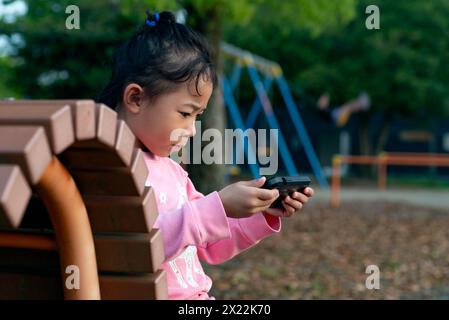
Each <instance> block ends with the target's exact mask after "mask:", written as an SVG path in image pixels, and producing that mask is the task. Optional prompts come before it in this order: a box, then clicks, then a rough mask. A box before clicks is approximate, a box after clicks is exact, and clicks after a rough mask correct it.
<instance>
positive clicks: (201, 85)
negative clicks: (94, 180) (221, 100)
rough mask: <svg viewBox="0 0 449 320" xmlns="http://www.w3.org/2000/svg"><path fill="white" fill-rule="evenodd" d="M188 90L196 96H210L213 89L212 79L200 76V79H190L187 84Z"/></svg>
mask: <svg viewBox="0 0 449 320" xmlns="http://www.w3.org/2000/svg"><path fill="white" fill-rule="evenodd" d="M186 88H187V91H188V93H189V94H190V95H192V96H194V97H202V96H210V94H211V93H212V90H213V84H212V81H210V80H208V79H203V77H200V78H199V79H198V81H195V80H192V81H189V82H188V83H187V85H186Z"/></svg>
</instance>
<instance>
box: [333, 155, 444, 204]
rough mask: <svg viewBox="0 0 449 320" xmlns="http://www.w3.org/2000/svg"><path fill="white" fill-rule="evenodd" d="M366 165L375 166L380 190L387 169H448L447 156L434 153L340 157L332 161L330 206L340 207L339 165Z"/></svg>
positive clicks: (385, 182)
mask: <svg viewBox="0 0 449 320" xmlns="http://www.w3.org/2000/svg"><path fill="white" fill-rule="evenodd" d="M343 163H347V164H360V165H361V164H367V165H376V166H377V177H378V180H377V185H378V188H379V189H380V190H385V189H386V187H387V173H388V170H387V167H388V166H391V165H396V166H441V167H443V166H445V167H449V155H444V154H434V153H405V152H404V153H386V152H384V153H380V154H379V155H377V156H354V155H348V156H341V155H335V156H334V157H333V159H332V167H333V171H332V172H333V174H332V189H331V203H330V204H331V206H332V207H333V208H338V207H339V206H340V180H341V179H340V167H341V164H343Z"/></svg>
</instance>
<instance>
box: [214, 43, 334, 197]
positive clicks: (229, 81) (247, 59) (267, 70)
mask: <svg viewBox="0 0 449 320" xmlns="http://www.w3.org/2000/svg"><path fill="white" fill-rule="evenodd" d="M221 50H222V52H223V54H224V57H225V58H230V59H232V60H234V61H235V65H234V68H233V70H232V74H231V75H230V76H227V75H225V74H222V75H221V77H220V83H221V85H222V90H223V95H224V101H225V104H226V107H227V108H228V110H229V112H230V115H231V118H232V120H233V122H234V125H235V127H236V128H238V129H241V130H242V131H245V130H246V129H247V128H251V127H253V126H254V124H255V122H256V120H257V117H258V115H259V113H260V112H261V111H262V112H263V114H264V115H265V119H266V121H267V123H268V125H269V127H270V129H277V130H278V138H279V151H280V155H281V157H282V161H283V163H284V165H285V168H286V170H287V173H288V175H292V176H296V175H298V171H297V168H296V165H295V163H294V161H293V159H292V157H291V154H290V151H289V149H288V146H287V143H286V140H285V138H284V135H283V134H282V131H281V130H280V126H279V123H278V121H277V118H276V116H275V114H274V111H273V107H272V105H271V102H270V99H269V97H268V94H267V90H269V89H270V87H271V86H272V84H273V82H275V83H276V84H277V86H278V88H279V90H280V93H281V95H282V98H283V100H284V102H285V105H286V107H287V111H288V113H289V116H290V118H291V120H292V123H293V125H294V128H295V130H296V133H297V135H298V137H299V139H300V141H301V143H302V145H303V146H304V150H305V152H306V155H307V157H308V160H309V161H310V164H311V167H312V170H313V173H314V175H315V177H316V179H317V181H318V183H319V185H320V186H321V187H322V188H324V189H327V188H328V183H327V180H326V178H325V175H324V173H323V170H322V168H321V165H320V162H319V160H318V158H317V156H316V153H315V150H314V148H313V146H312V143H311V142H310V139H309V135H308V134H307V131H306V129H305V126H304V123H303V122H302V119H301V116H300V114H299V112H298V108H297V106H296V105H295V102H294V100H293V97H292V95H291V93H290V89H289V87H288V84H287V81H286V80H285V78H284V76H283V75H282V69H281V67H280V66H279V64H277V63H275V62H272V61H269V60H266V59H264V58H262V57H259V56H257V55H254V54H252V53H250V52H248V51H244V50H242V49H239V48H237V47H234V46H232V45H230V44H227V43H222V45H221ZM244 67H246V70H247V71H248V73H249V76H250V78H251V82H252V84H253V86H254V89H255V91H256V94H257V99H256V100H255V101H254V103H253V104H252V107H251V110H250V112H249V114H248V117H247V119H246V120H245V121H244V120H243V118H242V116H241V113H240V111H239V107H238V104H237V102H236V100H235V98H234V90H235V88H236V87H237V84H238V82H239V79H240V76H241V73H242V70H243V68H244ZM259 72H260V73H262V74H263V75H264V76H265V79H264V81H263V82H262V79H261V78H260V76H259ZM242 139H243V138H242ZM242 145H243V142H242ZM244 152H245V155H246V156H247V157H248V158H254V150H253V148H252V146H251V145H250V144H249V145H248V148H247V149H246V148H245V149H244ZM249 167H250V170H251V173H252V175H253V176H254V177H255V178H257V177H259V166H258V165H257V163H249Z"/></svg>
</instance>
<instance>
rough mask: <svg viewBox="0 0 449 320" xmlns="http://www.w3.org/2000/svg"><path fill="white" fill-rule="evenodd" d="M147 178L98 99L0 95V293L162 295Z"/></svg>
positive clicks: (125, 131) (121, 126)
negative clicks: (3, 98)
mask: <svg viewBox="0 0 449 320" xmlns="http://www.w3.org/2000/svg"><path fill="white" fill-rule="evenodd" d="M147 175H148V169H147V167H146V164H145V160H144V158H143V153H142V151H141V150H140V149H139V148H138V147H137V145H136V139H135V137H134V135H133V134H132V132H131V130H130V129H129V128H128V126H127V125H126V124H125V122H124V121H122V120H117V114H116V112H114V111H113V110H112V109H110V108H108V107H107V106H105V105H102V104H95V102H94V101H90V100H48V101H43V100H38V101H34V100H22V101H20V100H19V101H2V102H0V299H62V298H65V299H166V298H167V297H168V295H167V283H166V274H165V272H164V271H163V270H161V269H160V266H161V264H162V263H163V261H164V259H165V257H164V252H163V242H162V235H161V232H160V230H158V229H154V228H153V225H154V223H155V221H156V218H157V215H158V212H157V206H156V200H155V197H154V192H153V189H152V188H151V187H146V186H145V180H146V177H147Z"/></svg>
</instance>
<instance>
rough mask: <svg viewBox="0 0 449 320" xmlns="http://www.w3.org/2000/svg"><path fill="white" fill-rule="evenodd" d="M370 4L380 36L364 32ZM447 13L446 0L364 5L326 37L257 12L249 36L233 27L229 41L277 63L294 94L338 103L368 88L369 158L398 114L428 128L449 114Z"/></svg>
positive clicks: (364, 120)
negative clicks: (324, 96) (376, 120)
mask: <svg viewBox="0 0 449 320" xmlns="http://www.w3.org/2000/svg"><path fill="white" fill-rule="evenodd" d="M335 3H338V4H340V2H335ZM371 4H375V5H377V6H378V7H379V9H380V30H368V29H366V27H365V20H366V18H367V17H368V15H367V14H366V13H365V9H366V7H367V6H368V5H371ZM265 10H266V11H265V12H269V11H270V10H271V8H268V9H265ZM340 10H341V8H340ZM346 10H349V9H346ZM346 10H343V12H346ZM448 13H449V2H447V1H444V0H436V1H428V2H422V1H387V0H376V1H368V0H360V1H358V2H357V7H356V10H355V16H354V17H353V18H352V19H351V18H350V16H351V15H350V14H344V15H343V16H345V17H348V19H349V20H347V21H349V23H347V24H339V26H336V27H335V26H334V27H325V28H324V30H322V32H321V33H320V34H316V33H313V32H311V31H309V30H306V29H305V28H303V27H301V26H294V25H290V24H288V23H286V22H285V21H287V18H286V17H285V16H283V15H276V14H272V15H271V18H270V19H269V20H267V19H265V18H264V17H265V16H266V14H263V13H262V14H258V13H256V14H255V15H254V19H253V20H251V21H250V22H249V24H248V25H249V27H247V28H246V30H245V31H246V32H242V30H241V29H239V28H237V27H234V26H232V27H230V28H229V30H228V32H227V34H226V38H228V39H230V38H232V39H233V41H234V43H236V44H237V45H240V46H242V45H246V48H247V49H250V50H252V51H254V52H256V53H259V54H261V55H263V56H265V57H268V58H270V59H273V60H275V61H277V62H279V63H280V64H281V66H282V67H283V69H284V71H285V73H286V76H287V78H288V79H289V80H290V82H291V83H292V84H293V86H292V87H293V89H294V92H295V94H296V96H299V95H306V96H307V95H308V96H314V97H317V96H318V95H319V94H320V93H322V92H323V91H329V92H330V94H331V96H332V97H333V100H335V101H339V102H344V101H347V100H349V99H351V98H353V97H354V96H356V95H357V94H358V93H359V92H360V91H361V90H367V91H368V92H369V93H370V95H371V97H372V102H373V107H374V108H372V109H371V110H370V113H369V114H367V115H366V116H360V123H361V125H360V134H361V137H362V138H361V150H362V152H363V153H365V154H371V153H377V152H379V151H381V150H382V149H383V148H384V144H385V139H386V137H387V136H388V130H389V125H390V121H391V119H392V118H393V116H394V115H401V116H404V117H408V118H419V119H420V120H421V121H422V122H423V123H426V120H428V119H431V118H433V117H438V116H441V115H444V114H448V113H449V97H448V95H447V93H446V90H447V89H446V87H447V83H448V80H449V70H448V68H449V66H448V64H447V61H448V58H449V56H448V55H449V51H448V50H447V49H448V46H449V37H448V31H447V30H449V21H448V19H447V15H448ZM291 15H292V16H293V15H295V12H291ZM339 15H340V14H337V13H336V14H335V15H333V17H335V16H339ZM290 26H291V27H290ZM260 28H261V29H263V30H264V32H259V31H258V29H260ZM314 101H315V98H314ZM374 112H382V113H383V114H384V122H383V125H382V126H381V128H378V130H377V134H376V135H375V136H377V137H378V139H377V141H376V143H375V144H374V145H372V143H371V140H370V139H368V130H367V128H368V123H369V119H370V118H371V116H372V114H373V113H374ZM427 123H429V125H430V123H431V122H427Z"/></svg>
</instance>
